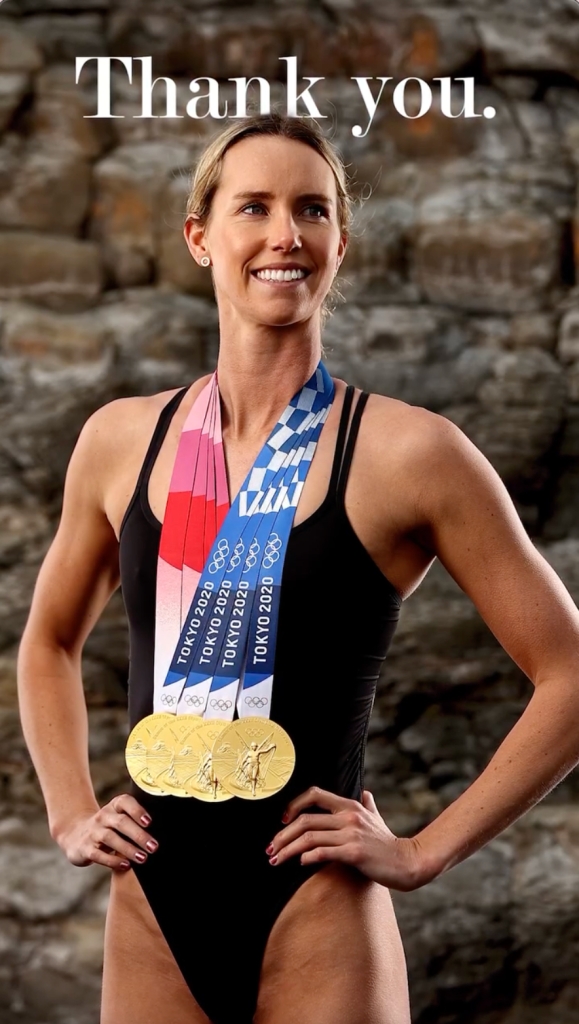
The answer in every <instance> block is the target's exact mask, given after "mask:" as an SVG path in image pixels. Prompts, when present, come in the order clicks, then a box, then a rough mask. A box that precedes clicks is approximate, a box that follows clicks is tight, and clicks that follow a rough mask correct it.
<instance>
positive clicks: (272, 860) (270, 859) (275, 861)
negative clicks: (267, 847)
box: [269, 853, 277, 864]
mask: <svg viewBox="0 0 579 1024" xmlns="http://www.w3.org/2000/svg"><path fill="white" fill-rule="evenodd" d="M269 863H270V864H277V853H276V855H275V856H274V857H270V858H269Z"/></svg>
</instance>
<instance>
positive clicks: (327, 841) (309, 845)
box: [270, 831, 344, 864]
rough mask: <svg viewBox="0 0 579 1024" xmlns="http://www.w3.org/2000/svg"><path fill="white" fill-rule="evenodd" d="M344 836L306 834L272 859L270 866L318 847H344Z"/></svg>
mask: <svg viewBox="0 0 579 1024" xmlns="http://www.w3.org/2000/svg"><path fill="white" fill-rule="evenodd" d="M343 843H344V836H343V834H342V833H341V832H338V831H332V832H311V831H310V832H304V834H303V835H302V836H299V837H298V838H297V839H294V841H293V843H289V844H288V845H287V846H284V848H283V849H282V850H280V851H279V853H277V854H273V856H272V857H270V864H281V863H283V861H285V860H288V859H289V858H290V857H295V856H296V854H301V853H304V852H305V851H306V850H312V849H315V848H316V847H317V846H339V845H343Z"/></svg>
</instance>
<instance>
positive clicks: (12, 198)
mask: <svg viewBox="0 0 579 1024" xmlns="http://www.w3.org/2000/svg"><path fill="white" fill-rule="evenodd" d="M54 141H55V142H56V140H54ZM0 163H1V164H2V165H4V166H3V169H4V170H5V173H4V174H2V178H1V179H0V227H1V228H25V229H29V230H31V231H46V232H50V233H52V234H54V235H75V234H77V232H78V231H79V230H80V228H81V225H82V223H83V221H84V218H85V216H86V212H87V209H88V203H89V191H90V178H91V174H90V165H89V163H88V162H87V160H86V159H85V158H84V157H83V156H82V154H81V153H79V152H78V151H77V152H74V151H71V150H70V149H69V148H68V147H66V146H62V147H59V146H58V145H50V146H46V145H44V146H39V145H38V144H37V142H36V140H35V139H32V140H30V141H25V142H24V144H23V145H22V146H18V147H17V148H15V147H13V146H11V147H10V149H9V151H8V153H7V155H6V156H5V157H4V159H2V155H0ZM7 171H8V172H9V173H6V172H7Z"/></svg>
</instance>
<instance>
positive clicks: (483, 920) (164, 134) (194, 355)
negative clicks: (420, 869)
mask: <svg viewBox="0 0 579 1024" xmlns="http://www.w3.org/2000/svg"><path fill="white" fill-rule="evenodd" d="M107 54H109V55H117V56H118V55H132V56H139V55H141V56H146V55H151V56H152V58H153V69H154V73H155V75H168V76H171V77H172V78H173V79H174V80H175V82H176V83H177V85H178V95H179V99H180V104H181V100H182V99H183V98H185V100H184V102H186V99H187V98H188V97H189V98H190V94H188V90H187V85H188V82H189V80H190V79H191V78H192V77H194V76H201V75H210V76H213V77H216V78H219V79H221V80H225V79H227V78H229V77H234V76H236V75H238V76H239V75H246V76H251V75H262V76H264V77H266V78H268V79H270V81H272V83H273V95H274V99H278V100H279V99H281V98H283V88H282V82H281V80H280V74H281V72H280V68H281V67H282V65H281V64H280V62H279V57H280V56H283V55H288V54H295V55H297V57H298V61H299V72H300V74H301V75H316V76H323V77H324V79H325V81H324V82H323V83H322V85H321V88H320V89H319V91H318V92H317V93H316V95H319V99H320V103H321V104H324V106H325V107H326V109H329V110H330V111H331V115H332V116H331V117H330V118H329V119H328V121H327V122H325V123H326V124H327V125H328V130H329V131H330V132H331V134H332V136H333V138H334V139H335V141H337V143H338V144H339V146H340V148H341V150H342V152H343V154H344V156H345V158H346V160H347V162H348V163H349V164H350V169H351V171H352V173H353V174H354V176H355V179H356V182H357V185H356V190H357V193H358V194H359V195H360V197H363V198H364V199H365V202H364V203H361V204H360V208H359V212H358V215H357V220H356V227H355V233H354V238H353V240H352V244H351V247H350V251H349V254H348V257H347V261H346V263H345V264H344V272H343V275H342V279H343V292H344V295H345V297H346V299H347V302H346V303H345V304H342V305H340V306H339V307H338V309H337V310H336V312H335V313H334V316H333V317H332V319H331V320H330V321H329V323H328V325H327V329H326V335H325V339H326V341H325V343H326V349H327V362H328V365H329V367H330V369H331V371H332V372H334V373H335V374H339V375H342V376H344V377H346V378H347V379H348V380H350V381H352V382H354V383H356V384H358V385H360V386H363V387H366V388H369V389H371V390H374V391H380V392H382V393H384V394H388V395H393V396H396V397H400V398H403V399H404V400H406V401H409V402H412V403H415V404H420V405H425V406H427V407H428V408H430V409H434V410H436V411H438V412H440V413H442V414H443V415H445V416H448V417H449V418H450V419H452V420H454V421H455V422H456V423H458V424H459V425H460V426H461V427H462V429H463V430H464V431H465V432H466V433H467V434H468V436H469V437H470V438H471V439H472V440H473V441H474V442H475V443H476V444H477V445H478V446H479V447H480V448H481V449H482V451H483V452H484V453H485V454H486V455H487V456H488V458H489V459H490V460H491V462H492V463H493V465H494V466H495V467H496V469H497V470H498V471H499V473H500V474H501V476H502V477H503V479H504V480H505V483H506V484H507V486H508V488H509V491H510V493H511V495H512V497H513V500H514V501H515V503H516V506H517V509H518V511H519V514H520V515H521V518H522V520H523V522H524V523H525V526H526V527H527V529H528V530H529V532H530V534H531V536H532V537H533V540H534V541H535V543H536V544H537V545H538V546H539V548H540V550H541V551H542V552H543V553H544V554H545V556H546V558H547V559H548V560H549V561H550V562H551V564H552V565H553V566H554V567H555V569H556V570H557V572H558V573H559V574H560V576H561V577H562V579H563V580H564V581H565V583H566V584H567V586H568V587H569V588H570V590H571V593H572V594H573V596H574V598H575V600H578V599H579V516H578V512H579V458H578V456H579V289H577V288H576V287H575V273H576V271H575V267H576V262H577V259H578V255H579V247H578V242H577V239H578V238H579V234H578V232H577V225H578V223H579V218H578V215H577V209H578V206H577V181H578V175H579V6H578V5H577V4H576V3H575V0H543V2H542V3H541V4H540V5H538V4H536V3H533V2H532V0H508V3H505V2H504V0H503V2H502V3H498V2H497V0H485V2H483V0H463V2H462V3H460V4H459V3H457V2H454V0H439V2H436V0H431V2H429V0H422V2H419V0H412V2H407V3H405V4H400V3H396V4H395V3H393V2H390V0H377V2H374V3H372V4H370V3H369V2H368V3H356V2H355V0H325V3H323V4H322V3H315V2H311V0H302V2H298V3H296V4H293V5H291V8H290V9H288V5H287V4H282V3H281V2H280V3H270V4H267V5H266V4H264V5H257V4H254V5H247V6H242V5H240V4H237V3H233V2H230V3H227V2H225V0H224V2H221V3H220V2H219V0H215V2H213V3H209V2H207V3H203V2H196V0H185V2H182V3H176V2H172V0H157V2H156V3H153V2H152V0H146V2H141V3H139V4H137V2H136V0H134V2H131V0H5V3H3V4H2V7H1V9H0V131H1V135H0V393H1V399H2V409H1V428H0V438H1V441H0V524H1V529H0V569H1V575H0V612H1V614H0V1024H16V1022H18V1024H96V1021H97V1020H98V1009H97V1007H98V989H99V970H100V962H101V955H102V923H103V916H104V911H105V907H106V900H107V888H108V874H107V872H104V871H101V870H100V869H99V868H97V867H95V868H94V869H82V870H81V869H75V868H72V867H70V866H69V865H68V864H67V863H66V862H65V860H64V858H63V857H62V855H61V854H60V852H59V851H58V850H57V849H56V848H55V846H54V845H53V844H52V843H51V841H50V839H49V837H48V835H47V831H46V825H45V818H44V810H43V804H42V800H41V796H40V793H39V789H38V785H37V783H36V781H35V778H34V773H33V771H32V769H31V766H30V762H29V759H28V756H27V754H26V751H25V748H24V745H23V741H22V737H21V734H20V729H19V725H18V716H17V711H16V697H15V657H16V651H17V644H18V640H19V636H20V634H21V631H22V628H23V625H24V623H25V620H26V616H27V612H28V608H29V604H30V598H31V592H32V587H33V585H34V580H35V578H36V574H37V571H38V567H39V564H40V561H41V560H42V557H43V555H44V553H45V551H46V549H47V547H48V545H49V543H50V540H51V537H52V535H53V533H54V530H55V527H56V524H57V521H58V516H59V507H60V501H61V495H62V485H63V479H64V473H65V470H66V466H67V463H68V459H69V456H70V452H71V450H72V447H73V445H74V443H75V440H76V437H77V435H78V432H79V430H80V427H81V425H82V423H83V422H84V421H85V419H86V418H87V416H88V415H89V414H90V413H91V412H92V411H93V410H94V409H95V408H97V407H98V406H100V405H102V404H103V403H104V402H107V401H109V400H110V399H112V398H115V397H119V396H123V395H129V394H136V393H152V392H155V391H158V390H160V389H163V388H169V387H176V386H179V385H181V384H183V382H186V381H188V380H191V379H192V378H193V377H194V376H196V375H198V374H200V373H201V372H204V371H205V370H207V369H208V368H211V367H212V366H213V365H214V361H215V357H216V350H217V340H218V336H217V320H216V310H215V306H214V303H213V299H212V295H211V294H210V293H209V292H208V285H207V281H208V278H207V275H206V274H205V273H204V272H203V273H202V272H201V271H200V270H199V268H198V267H197V266H196V265H195V264H194V263H193V261H192V260H191V259H190V257H189V255H188V253H187V251H186V248H185V245H184V242H183V239H182V236H181V222H182V215H183V208H184V200H185V195H186V190H187V182H188V174H189V171H190V168H191V165H192V164H193V162H194V160H195V158H196V155H197V154H198V153H199V151H200V148H201V147H202V146H203V145H204V143H205V141H206V139H207V138H208V136H209V134H210V133H211V132H212V131H213V130H214V129H215V128H216V127H217V128H218V127H219V126H220V124H221V123H222V122H220V123H219V124H216V123H215V122H209V120H208V119H205V120H193V119H191V118H188V117H183V118H179V119H170V120H167V119H134V115H135V114H138V113H139V110H140V98H139V90H138V85H137V84H136V85H135V86H130V85H129V84H128V83H127V79H126V75H125V73H124V72H122V70H121V69H120V65H119V69H118V70H116V71H115V73H114V76H113V80H114V96H115V99H114V112H115V113H116V114H124V115H125V116H124V118H116V119H111V120H99V119H91V118H85V117H83V115H85V114H92V113H94V111H95V110H96V96H95V76H94V72H93V71H91V68H90V67H89V66H88V65H87V67H86V68H85V70H84V71H83V74H82V78H81V82H80V84H79V85H78V86H77V85H75V83H74V60H75V57H76V56H79V55H107ZM353 75H373V76H379V75H391V76H394V77H395V79H396V80H398V79H400V78H403V77H406V76H419V77H421V78H423V79H426V80H433V79H434V78H436V77H437V76H444V75H451V76H453V77H460V76H474V78H475V79H476V83H477V85H476V96H477V110H482V109H483V107H484V106H485V105H491V106H493V107H495V108H496V111H497V113H496V117H494V118H493V119H485V118H475V119H469V120H467V119H465V118H461V117H458V118H454V119H451V118H448V117H444V116H442V114H441V112H440V110H439V109H438V107H437V105H436V104H435V106H434V107H433V109H432V110H431V111H430V113H428V114H427V115H425V116H424V117H423V118H420V119H416V120H411V119H405V118H403V117H401V116H399V115H397V114H396V113H393V111H392V107H391V105H390V104H389V103H388V102H386V101H385V102H384V105H383V106H382V105H381V106H380V109H379V111H378V113H377V115H376V118H375V121H374V123H373V125H372V128H371V130H370V131H369V132H368V134H367V135H366V136H365V137H364V138H359V139H356V138H354V137H353V136H352V133H351V126H352V125H353V124H354V123H356V122H357V121H359V119H360V115H361V113H363V111H362V109H361V107H360V103H359V101H358V102H356V94H355V91H353V89H352V82H351V80H350V79H351V76H353ZM392 84H393V83H390V85H392ZM228 89H229V93H228V91H227V90H228ZM231 89H232V86H231V84H229V85H228V84H227V83H225V81H224V91H223V95H224V96H226V95H230V94H231ZM155 95H156V100H155V102H156V103H157V104H161V99H162V97H160V95H159V94H158V93H156V94H155ZM384 95H385V97H386V100H388V98H389V97H390V95H391V93H388V89H386V90H385V94H384ZM456 99H457V100H458V99H459V97H458V95H457V97H456ZM157 109H160V108H157ZM181 109H182V104H181ZM126 673H127V635H126V625H125V616H124V609H123V605H122V599H121V596H120V594H117V595H115V597H114V599H113V600H112V601H111V602H110V604H109V606H108V607H107V609H106V611H105V612H104V614H103V616H102V619H101V621H100V622H99V623H98V625H97V627H96V629H95V630H94V633H93V634H92V635H91V637H90V638H89V641H88V642H87V645H86V651H85V659H84V681H85V686H86V693H87V700H88V704H89V714H90V723H91V740H90V742H91V758H92V765H93V773H94V780H95V785H96V787H97V791H98V794H99V797H100V798H101V799H102V800H103V801H104V800H106V799H108V798H110V796H111V795H112V794H113V793H114V792H115V791H118V790H119V789H122V788H123V787H124V786H125V782H126V776H125V770H124V763H123V747H124V739H125V736H126V722H125V719H126V713H125V693H124V688H123V687H124V682H125V680H126ZM530 692H531V684H530V682H529V681H528V680H527V679H526V678H525V677H524V676H523V675H522V673H521V672H520V671H519V670H518V669H517V667H516V666H515V665H514V664H513V663H512V662H511V661H510V659H509V658H508V656H507V655H506V654H505V653H504V652H503V651H502V649H501V648H500V647H499V646H498V644H497V642H496V641H495V639H494V637H493V636H492V635H491V634H490V632H489V630H488V629H487V628H486V626H485V624H484V623H483V622H482V621H481V619H480V617H479V616H478V614H477V613H476V611H475V609H474V607H473V606H472V604H471V602H470V601H469V600H468V599H467V598H466V596H465V595H464V594H463V593H462V592H461V591H460V589H459V588H458V587H457V585H456V584H455V583H454V582H453V580H452V579H450V578H449V576H448V575H447V574H446V573H445V572H444V570H443V569H442V568H441V567H440V565H438V564H436V565H435V566H434V567H433V569H432V570H431V572H430V573H429V575H428V576H427V578H426V580H425V581H424V583H423V584H422V585H421V587H420V589H419V590H418V592H417V593H416V594H415V595H413V596H412V598H411V600H409V601H408V602H407V604H405V605H404V607H403V612H402V618H401V623H400V627H399V630H398V632H397V635H396V637H395V641H394V644H393V647H392V651H391V655H390V657H389V659H388V664H387V668H386V672H385V674H384V678H383V679H382V681H381V685H380V689H379V694H378V697H377V701H376V706H375V711H374V715H373V719H372V723H371V739H370V743H369V747H368V757H367V773H366V784H367V786H369V788H372V789H373V790H374V792H375V793H376V796H377V798H378V799H379V802H380V806H381V809H382V812H383V813H384V816H385V818H386V820H387V822H388V823H389V825H390V826H391V827H392V828H393V830H394V831H395V832H397V833H399V834H408V835H410V834H414V832H415V831H416V830H417V829H419V828H421V827H422V826H423V825H424V824H426V823H427V822H428V821H429V820H430V819H431V818H432V817H433V816H435V815H436V814H437V813H438V812H439V811H440V810H441V809H442V808H443V807H444V806H446V805H447V804H448V803H449V802H450V801H452V800H453V799H454V798H455V797H456V796H457V795H458V794H459V793H460V792H461V791H462V790H463V789H464V788H465V787H466V786H467V785H468V784H469V783H470V782H471V781H472V780H473V779H474V778H475V777H476V775H477V774H478V773H479V772H480V770H481V769H482V768H483V767H484V765H485V764H486V762H487V760H488V759H489V757H490V756H491V755H492V753H493V751H494V750H495V749H496V747H497V745H498V744H499V743H500V741H501V740H502V738H503V737H504V735H505V734H506V733H507V731H508V730H509V729H510V727H511V726H512V724H513V723H514V722H515V720H516V719H517V717H518V715H519V714H520V713H521V711H522V710H523V708H524V707H525V704H526V702H527V701H528V699H529V697H530ZM578 790H579V783H578V776H577V774H576V773H572V774H571V775H570V776H569V777H568V778H567V779H566V780H565V781H564V782H563V783H562V784H561V785H559V786H558V787H557V789H556V790H555V791H554V792H553V793H552V794H551V795H550V796H549V797H548V798H547V799H546V800H545V801H543V803H542V804H541V805H540V806H539V807H537V808H536V809H535V810H533V811H532V812H530V813H529V814H528V815H526V816H525V818H524V819H523V820H522V821H520V822H519V823H518V824H516V825H515V826H513V827H511V828H510V829H509V830H508V831H507V832H506V833H504V834H503V836H501V837H500V838H499V839H497V840H496V841H495V842H493V843H491V844H489V845H488V846H487V847H486V848H485V849H483V850H482V851H480V852H479V853H478V854H476V855H474V856H473V857H471V858H470V859H469V860H468V861H466V862H465V863H463V864H461V865H459V866H458V867H457V868H455V869H453V870H452V871H451V872H449V873H448V874H447V875H445V876H443V877H442V878H440V879H438V880H437V881H435V882H433V883H432V884H431V885H429V886H427V887H425V888H423V889H421V890H418V891H417V892H415V893H409V894H398V893H395V894H394V897H395V902H396V907H397V912H398V916H399V920H400V925H401V929H402V932H403V937H404V941H405V945H406V949H407V955H408V963H409V970H410V979H411V986H412V1000H413V1020H414V1022H415V1024H471V1022H472V1024H495V1022H496V1024H539V1022H540V1024H571V1022H572V1021H573V1022H574V1021H575V1020H576V1014H577V1010H576V1008H577V1006H578V1005H579V984H578V982H577V977H578V973H577V958H578V956H579V929H578V926H577V921H578V920H579V871H578V866H579V817H578V811H577V802H576V798H577V792H578Z"/></svg>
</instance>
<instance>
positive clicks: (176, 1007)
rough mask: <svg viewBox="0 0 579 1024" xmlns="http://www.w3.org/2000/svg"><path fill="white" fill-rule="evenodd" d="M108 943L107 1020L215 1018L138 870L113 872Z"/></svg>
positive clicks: (149, 1022)
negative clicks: (188, 976) (200, 999)
mask: <svg viewBox="0 0 579 1024" xmlns="http://www.w3.org/2000/svg"><path fill="white" fill-rule="evenodd" d="M104 945H105V949H104V967H103V987H102V1003H101V1024H167V1021H170V1022H171V1024H211V1022H210V1021H209V1018H208V1017H207V1016H206V1014H205V1013H204V1012H203V1011H202V1010H201V1008H200V1007H199V1005H198V1003H197V1002H196V1000H195V999H194V998H193V996H192V994H191V992H190V990H189V987H188V985H187V984H186V982H185V980H184V978H183V975H182V974H181V971H180V970H179V968H178V966H177V964H176V962H175V958H174V956H173V954H172V953H171V950H170V949H169V947H168V945H167V942H166V940H165V938H164V936H163V934H162V932H161V930H160V928H159V925H158V924H157V921H156V919H155V916H154V914H153V912H152V910H151V908H150V906H149V903H148V901H147V898H146V896H145V894H144V892H143V890H142V888H141V886H140V885H139V882H138V880H137V878H136V877H135V875H134V873H133V871H127V872H125V873H123V874H120V873H116V872H115V873H113V875H112V878H111V894H110V900H109V906H108V911H107V920H106V927H105V943H104Z"/></svg>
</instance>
